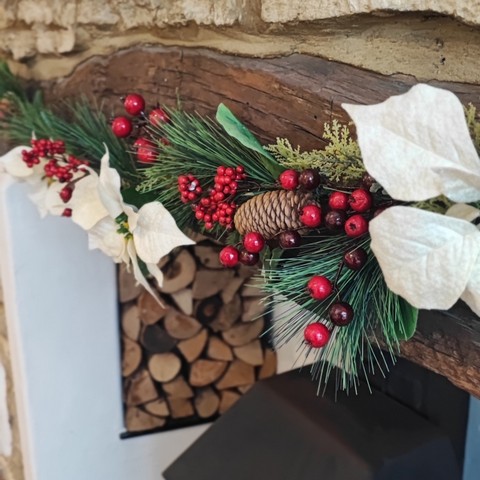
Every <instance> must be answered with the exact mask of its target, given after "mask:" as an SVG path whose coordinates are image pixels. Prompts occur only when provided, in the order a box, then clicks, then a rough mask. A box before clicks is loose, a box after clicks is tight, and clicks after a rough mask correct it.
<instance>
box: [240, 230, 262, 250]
mask: <svg viewBox="0 0 480 480" xmlns="http://www.w3.org/2000/svg"><path fill="white" fill-rule="evenodd" d="M243 246H244V248H245V250H246V251H247V252H250V253H259V252H261V251H262V250H263V247H264V246H265V239H264V238H263V235H262V234H260V233H258V232H249V233H247V234H246V235H245V236H244V237H243Z"/></svg>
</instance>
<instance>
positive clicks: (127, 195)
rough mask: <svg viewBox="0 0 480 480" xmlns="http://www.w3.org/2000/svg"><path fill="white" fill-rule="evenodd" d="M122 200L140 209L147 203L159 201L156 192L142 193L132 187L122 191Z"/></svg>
mask: <svg viewBox="0 0 480 480" xmlns="http://www.w3.org/2000/svg"><path fill="white" fill-rule="evenodd" d="M122 198H123V201H124V202H125V203H128V204H129V205H134V206H135V207H137V208H140V207H142V206H143V205H145V204H146V203H150V202H154V201H155V200H157V195H156V193H155V192H148V193H141V192H139V191H137V190H136V189H135V187H130V188H125V189H123V190H122Z"/></svg>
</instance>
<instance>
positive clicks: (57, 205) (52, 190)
mask: <svg viewBox="0 0 480 480" xmlns="http://www.w3.org/2000/svg"><path fill="white" fill-rule="evenodd" d="M64 187H66V184H65V183H59V182H53V183H52V184H51V185H50V186H49V187H48V188H47V191H46V193H45V202H44V204H45V208H46V210H47V212H48V213H49V214H50V215H61V214H62V213H63V211H64V210H65V209H66V208H70V207H69V205H68V204H67V203H64V201H63V200H62V199H61V198H60V191H61V190H62V189H63V188H64Z"/></svg>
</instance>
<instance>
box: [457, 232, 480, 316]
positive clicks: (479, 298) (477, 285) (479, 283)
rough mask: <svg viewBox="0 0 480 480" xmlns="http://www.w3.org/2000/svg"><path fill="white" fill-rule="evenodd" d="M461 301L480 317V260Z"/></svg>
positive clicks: (474, 268)
mask: <svg viewBox="0 0 480 480" xmlns="http://www.w3.org/2000/svg"><path fill="white" fill-rule="evenodd" d="M479 235H480V233H479ZM461 299H462V300H463V301H464V302H465V303H466V304H467V305H468V306H469V307H470V308H471V309H472V310H473V311H474V312H475V313H476V314H477V315H478V316H480V261H479V260H478V259H477V261H476V262H475V264H474V267H473V271H472V273H471V274H470V278H469V280H468V283H467V288H465V291H464V292H463V293H462V296H461Z"/></svg>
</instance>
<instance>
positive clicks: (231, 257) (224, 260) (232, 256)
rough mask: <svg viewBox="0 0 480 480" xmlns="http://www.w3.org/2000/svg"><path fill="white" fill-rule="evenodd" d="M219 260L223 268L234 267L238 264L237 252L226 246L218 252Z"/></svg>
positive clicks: (233, 248)
mask: <svg viewBox="0 0 480 480" xmlns="http://www.w3.org/2000/svg"><path fill="white" fill-rule="evenodd" d="M207 228H208V227H207ZM219 259H220V263H221V264H222V265H223V266H224V267H230V268H231V267H235V265H237V264H238V259H239V252H238V250H237V249H236V248H235V247H232V246H230V245H228V246H226V247H224V248H222V250H221V251H220V255H219Z"/></svg>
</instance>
